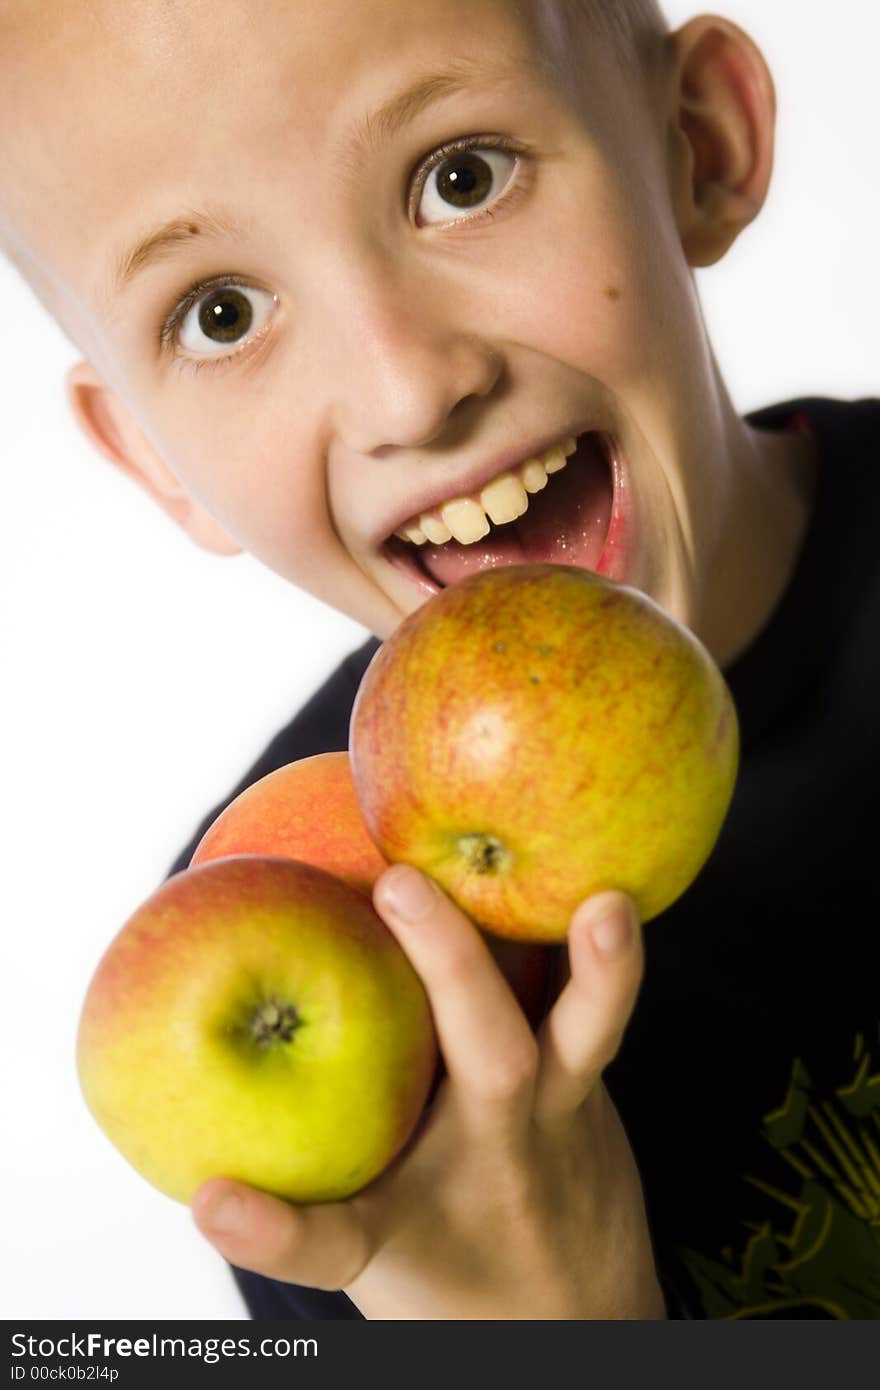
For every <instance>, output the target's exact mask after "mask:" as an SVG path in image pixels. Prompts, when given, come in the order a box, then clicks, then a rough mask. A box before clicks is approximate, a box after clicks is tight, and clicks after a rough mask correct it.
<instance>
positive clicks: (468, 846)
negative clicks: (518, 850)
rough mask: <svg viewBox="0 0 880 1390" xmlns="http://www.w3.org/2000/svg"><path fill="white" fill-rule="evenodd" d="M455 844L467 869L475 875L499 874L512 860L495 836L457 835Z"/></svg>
mask: <svg viewBox="0 0 880 1390" xmlns="http://www.w3.org/2000/svg"><path fill="white" fill-rule="evenodd" d="M457 844H458V850H459V853H460V854H461V856H462V858H463V859H464V860H465V862H466V864H467V867H468V868H469V869H470V870H471V871H472V872H473V873H476V874H497V873H501V872H503V871H504V870H505V869H506V868H508V866H509V865H510V863H511V862H512V860H513V855H512V854H511V853H510V850H509V849H507V848H506V846H505V845H503V844H502V843H501V841H500V840H499V839H498V838H497V837H496V836H495V835H459V837H458V840H457Z"/></svg>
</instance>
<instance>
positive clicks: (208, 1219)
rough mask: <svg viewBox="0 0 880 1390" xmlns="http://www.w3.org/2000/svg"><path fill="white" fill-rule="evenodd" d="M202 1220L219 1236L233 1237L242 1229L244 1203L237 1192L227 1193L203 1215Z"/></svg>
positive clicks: (210, 1205) (207, 1208)
mask: <svg viewBox="0 0 880 1390" xmlns="http://www.w3.org/2000/svg"><path fill="white" fill-rule="evenodd" d="M201 1216H202V1220H203V1222H204V1223H205V1225H206V1226H209V1227H210V1228H211V1230H212V1231H214V1232H215V1233H216V1234H217V1235H223V1236H231V1235H234V1234H235V1232H236V1231H238V1230H239V1229H240V1228H241V1224H242V1221H243V1218H244V1202H243V1201H242V1200H241V1198H240V1197H239V1195H238V1193H237V1192H226V1193H224V1194H223V1196H222V1197H218V1198H217V1200H216V1201H215V1202H214V1203H209V1204H208V1206H207V1207H206V1208H205V1210H203V1211H202V1213H201Z"/></svg>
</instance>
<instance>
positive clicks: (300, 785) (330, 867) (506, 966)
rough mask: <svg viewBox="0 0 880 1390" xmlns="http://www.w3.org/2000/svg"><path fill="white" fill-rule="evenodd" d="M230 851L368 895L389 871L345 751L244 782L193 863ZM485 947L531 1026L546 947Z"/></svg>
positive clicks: (541, 990) (540, 996)
mask: <svg viewBox="0 0 880 1390" xmlns="http://www.w3.org/2000/svg"><path fill="white" fill-rule="evenodd" d="M233 854H262V855H281V856H284V857H286V858H290V859H299V860H301V861H302V862H303V863H305V864H314V865H315V867H316V868H319V869H326V871H327V872H328V873H331V874H335V876H336V877H337V878H341V879H342V880H343V881H344V882H345V883H350V884H351V886H352V887H353V888H358V889H360V890H361V891H362V892H364V893H366V894H368V895H371V894H372V889H373V885H374V883H375V882H376V879H377V878H378V877H379V875H380V874H382V873H384V871H385V870H386V869H387V868H388V860H387V859H385V858H384V857H383V856H382V855H381V854H380V853H379V850H378V849H377V848H376V845H375V844H374V843H373V841H372V840H371V839H370V836H369V833H368V831H367V827H366V825H365V824H364V818H363V814H362V813H361V808H360V806H359V805H358V801H357V797H356V796H355V790H354V782H353V780H352V775H351V762H350V760H349V756H348V753H316V754H314V755H313V756H312V757H310V758H300V759H299V761H297V762H293V763H287V764H286V765H285V766H284V767H280V768H278V769H276V771H274V772H270V773H268V774H267V775H266V776H265V777H261V778H260V780H259V781H258V782H254V783H252V784H251V786H249V787H246V788H245V790H244V791H243V792H241V793H240V794H239V795H238V796H237V797H236V798H235V800H234V801H231V802H230V803H229V805H228V806H227V807H226V808H225V809H224V810H223V811H221V813H220V815H219V816H218V817H217V819H216V820H215V821H214V822H213V823H212V825H210V826H209V828H208V829H207V830H206V831H205V834H204V835H203V836H202V838H201V840H200V841H199V844H198V846H197V847H196V850H195V853H194V854H193V856H192V859H191V860H190V867H191V868H192V867H195V865H197V864H203V863H208V862H209V861H210V860H213V859H222V858H225V857H226V856H227V855H233ZM489 945H490V950H491V951H492V954H493V956H494V957H495V960H496V961H497V962H498V965H499V966H500V968H501V970H502V971H503V973H504V976H505V978H506V979H507V981H508V983H509V984H510V986H511V988H512V989H513V992H514V994H515V995H516V997H517V999H518V1000H519V1002H520V1004H521V1005H522V1008H523V1010H524V1011H525V1013H526V1016H527V1017H528V1018H529V1020H530V1022H532V1024H533V1025H534V1026H537V1023H538V1021H539V1020H540V1017H541V1012H542V1009H543V1005H544V999H545V994H546V980H545V970H546V968H547V963H546V961H545V959H544V955H543V951H542V949H541V948H537V947H534V946H532V947H526V946H524V945H521V946H519V947H517V946H516V945H515V944H514V943H512V942H504V941H501V940H499V939H497V938H496V939H495V940H493V941H490V943H489Z"/></svg>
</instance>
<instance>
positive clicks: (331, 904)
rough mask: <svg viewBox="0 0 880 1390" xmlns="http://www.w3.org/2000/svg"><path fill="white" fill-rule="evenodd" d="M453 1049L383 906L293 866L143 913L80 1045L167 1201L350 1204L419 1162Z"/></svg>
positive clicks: (167, 900) (96, 983)
mask: <svg viewBox="0 0 880 1390" xmlns="http://www.w3.org/2000/svg"><path fill="white" fill-rule="evenodd" d="M436 1060H437V1047H436V1039H435V1035H434V1029H433V1024H432V1021H431V1014H430V1009H429V1005H428V1000H427V996H426V994H425V991H424V988H423V986H422V984H421V981H420V980H419V978H418V976H417V975H416V973H415V971H414V970H413V968H412V966H411V965H410V963H409V961H408V960H407V957H406V956H405V954H404V952H403V951H402V950H401V948H400V946H399V945H398V944H397V942H396V941H395V939H394V937H393V936H392V934H391V932H390V931H389V930H388V928H387V927H386V926H385V924H384V923H383V922H382V921H381V920H380V918H379V917H378V916H377V915H376V913H375V912H374V910H373V908H372V906H371V905H370V903H369V902H368V900H367V899H366V897H365V896H364V895H363V894H362V893H360V892H358V891H357V890H356V889H354V888H351V887H350V886H348V885H347V884H344V883H341V882H340V881H338V880H337V879H335V878H333V877H332V876H331V875H330V874H328V873H325V872H324V871H323V870H321V869H317V868H314V867H312V866H310V865H306V864H301V863H298V862H296V861H295V860H292V859H281V858H268V857H259V856H249V855H248V856H241V857H232V858H226V859H218V860H215V861H213V862H211V863H207V864H203V865H200V866H199V867H198V868H195V869H186V870H184V871H183V872H181V873H178V874H175V875H174V876H173V877H172V878H170V879H168V880H167V881H166V882H165V883H164V884H162V886H161V887H160V888H158V889H157V890H156V892H154V893H153V894H152V895H151V897H149V898H148V899H147V901H146V902H145V903H143V904H142V906H141V907H140V908H139V909H138V910H137V911H136V912H135V913H134V915H133V916H132V917H131V918H130V919H129V921H128V922H127V923H126V924H125V926H124V927H123V928H122V929H121V931H120V932H119V933H118V935H117V936H116V937H115V939H114V940H113V942H112V943H111V945H110V946H109V948H108V949H107V951H106V953H105V955H104V956H103V958H102V960H101V962H100V963H99V965H98V968H97V970H96V972H95V975H94V977H93V979H92V981H91V984H90V985H89V989H88V992H87V995H86V999H85V1002H84V1005H83V1009H82V1015H81V1019H80V1025H79V1034H78V1040H77V1061H78V1068H79V1076H80V1082H81V1085H82V1090H83V1094H84V1096H85V1099H86V1102H87V1104H88V1106H89V1108H90V1109H91V1111H92V1114H93V1115H94V1117H95V1119H96V1120H97V1122H98V1124H99V1125H100V1126H101V1128H102V1129H103V1130H104V1132H105V1133H106V1134H107V1136H108V1137H109V1138H110V1139H111V1140H112V1142H113V1143H114V1144H115V1145H116V1147H117V1148H118V1149H119V1150H120V1151H121V1152H122V1154H123V1155H124V1156H125V1157H126V1158H127V1159H128V1160H129V1162H130V1163H131V1164H133V1166H134V1167H135V1168H136V1169H137V1170H138V1171H139V1172H140V1173H141V1174H143V1176H144V1177H145V1178H147V1179H148V1180H149V1181H150V1182H151V1183H153V1184H154V1186H156V1187H158V1188H159V1189H160V1190H161V1191H162V1192H165V1193H167V1194H168V1195H169V1196H170V1197H174V1198H176V1199H177V1200H179V1201H181V1202H188V1201H189V1200H190V1199H191V1197H192V1195H193V1193H194V1192H195V1190H196V1188H197V1187H198V1186H199V1185H200V1184H201V1183H202V1182H203V1181H204V1180H205V1179H206V1178H209V1177H213V1176H223V1177H230V1178H236V1179H238V1180H240V1181H242V1182H246V1183H250V1184H252V1185H254V1186H256V1187H260V1188H263V1189H265V1190H266V1191H268V1192H272V1193H275V1194H276V1195H278V1196H280V1197H286V1198H288V1199H290V1200H293V1201H297V1202H325V1201H333V1200H337V1199H341V1198H344V1197H348V1196H350V1195H351V1194H352V1193H354V1192H356V1191H357V1190H358V1189H360V1188H361V1187H363V1186H364V1185H365V1184H366V1183H368V1182H370V1181H371V1180H372V1179H373V1178H375V1177H376V1176H377V1175H378V1174H379V1173H380V1172H382V1170H383V1169H384V1168H385V1167H386V1166H387V1165H388V1164H389V1163H390V1162H391V1161H392V1160H393V1158H394V1157H395V1156H396V1155H397V1154H398V1153H399V1152H400V1150H401V1149H402V1148H403V1146H404V1145H405V1143H406V1142H407V1140H408V1139H409V1137H410V1135H411V1134H412V1132H413V1130H414V1128H415V1126H416V1123H417V1121H418V1119H419V1116H420V1115H421V1112H422V1109H423V1106H424V1103H425V1100H426V1098H427V1096H428V1092H429V1090H430V1086H431V1081H432V1078H433V1074H434V1070H435V1065H436Z"/></svg>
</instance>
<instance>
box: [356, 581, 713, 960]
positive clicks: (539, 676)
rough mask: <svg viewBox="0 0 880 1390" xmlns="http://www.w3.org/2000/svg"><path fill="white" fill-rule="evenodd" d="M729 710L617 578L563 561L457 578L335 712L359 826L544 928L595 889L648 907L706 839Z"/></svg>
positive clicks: (547, 937)
mask: <svg viewBox="0 0 880 1390" xmlns="http://www.w3.org/2000/svg"><path fill="white" fill-rule="evenodd" d="M738 750H739V736H738V727H737V719H736V711H735V708H734V704H733V700H732V698H731V695H730V692H729V691H728V689H727V686H726V684H725V681H724V678H723V676H722V675H721V672H720V671H719V670H718V668H717V666H716V665H715V663H714V661H713V660H712V658H711V656H710V655H709V653H708V652H707V651H706V649H705V648H704V647H703V646H702V644H701V643H700V642H699V640H698V639H697V638H696V636H695V635H694V634H693V633H692V632H691V631H690V630H689V629H688V628H686V627H685V626H683V625H682V624H680V623H678V622H676V621H675V620H674V619H672V618H671V617H669V616H668V615H667V614H666V613H665V612H664V610H663V609H661V608H660V607H659V605H657V604H656V603H654V602H653V601H652V600H651V599H649V598H648V597H646V596H645V595H644V594H642V593H641V592H639V591H638V590H636V589H634V588H630V587H627V586H624V585H621V584H618V583H615V582H614V581H612V580H610V579H606V578H603V577H600V576H599V575H596V574H594V573H592V572H591V571H589V570H583V569H579V568H575V567H572V566H563V565H549V564H548V565H511V566H504V567H500V568H498V569H495V570H484V571H480V572H478V573H475V574H472V575H469V576H468V577H467V578H465V579H463V580H461V581H459V582H458V583H456V584H453V585H450V586H449V587H448V588H446V589H444V590H442V591H441V592H440V593H439V594H437V595H436V596H435V597H433V598H432V599H430V600H429V601H428V602H427V603H425V604H424V605H422V607H420V608H419V609H417V610H416V611H415V612H414V613H412V614H410V616H409V617H408V618H406V619H405V620H404V621H403V622H402V623H401V624H400V626H399V627H398V628H397V629H396V631H395V632H394V633H393V634H392V636H391V637H390V638H389V640H388V641H387V642H385V644H384V645H383V646H382V647H380V648H379V650H378V652H377V653H376V655H375V657H374V658H373V660H372V662H371V664H370V666H369V667H368V669H367V671H366V673H365V675H364V678H363V680H362V682H361V685H360V688H359V690H358V694H357V697H356V700H355V705H354V709H353V711H352V720H351V733H350V752H351V760H352V772H353V775H354V783H355V790H356V793H357V796H358V800H359V802H360V805H361V809H362V811H363V813H364V818H365V820H366V823H367V827H368V829H369V831H370V834H371V835H372V837H373V839H374V840H375V841H376V843H377V844H378V845H379V847H380V849H381V850H382V851H383V853H384V854H385V855H386V857H387V858H388V859H389V860H391V861H399V860H403V861H406V862H407V863H410V864H414V865H415V866H416V867H417V868H420V869H422V870H423V871H424V872H426V873H428V874H430V875H431V876H432V877H433V878H434V879H435V880H436V881H437V882H438V883H439V884H440V885H441V887H443V888H444V889H445V890H446V892H448V893H449V895H450V896H451V897H452V898H453V899H454V900H455V901H456V902H457V903H458V904H459V906H460V907H462V908H463V909H464V911H465V912H467V913H468V914H469V915H470V916H471V917H472V918H473V919H474V921H476V922H477V923H479V924H480V925H481V926H483V927H485V928H487V929H488V930H489V931H491V932H494V933H497V934H498V935H499V936H503V937H511V938H515V939H522V940H532V941H560V940H562V939H564V937H565V935H566V933H567V930H568V927H569V924H570V919H571V915H572V912H573V911H574V909H575V907H576V906H577V904H578V903H579V902H581V901H582V900H583V899H584V898H586V897H589V896H591V895H592V894H594V893H597V892H600V891H601V890H603V889H619V890H622V891H623V892H625V893H628V894H629V895H630V896H631V897H632V898H633V899H634V900H635V904H636V907H637V909H638V911H639V914H640V916H641V918H642V920H643V921H648V920H649V919H650V918H652V917H655V916H656V915H657V914H658V913H660V912H662V911H663V910H664V908H666V907H668V906H669V905H670V904H671V903H672V902H674V901H675V899H676V898H678V897H679V896H680V894H682V893H683V892H684V891H685V889H686V888H687V887H688V886H689V885H690V883H691V882H692V881H693V879H694V878H695V877H696V875H697V873H698V872H699V870H700V868H701V867H702V865H703V863H704V862H705V860H706V859H707V857H708V855H709V853H710V852H711V850H712V848H713V846H714V844H715V842H716V840H717V837H718V834H719V831H720V829H721V825H722V823H723V820H724V817H725V815H726V812H727V808H728V806H729V804H730V799H731V796H732V794H733V788H734V784H735V780H736V773H737V763H738Z"/></svg>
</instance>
